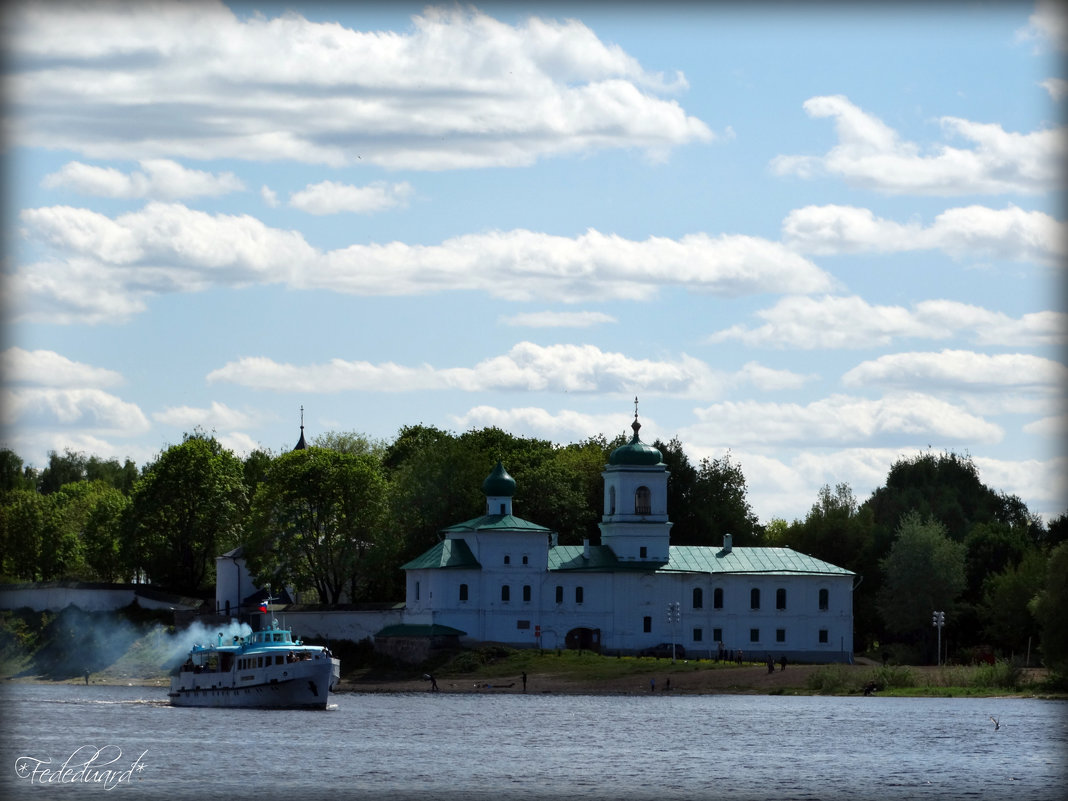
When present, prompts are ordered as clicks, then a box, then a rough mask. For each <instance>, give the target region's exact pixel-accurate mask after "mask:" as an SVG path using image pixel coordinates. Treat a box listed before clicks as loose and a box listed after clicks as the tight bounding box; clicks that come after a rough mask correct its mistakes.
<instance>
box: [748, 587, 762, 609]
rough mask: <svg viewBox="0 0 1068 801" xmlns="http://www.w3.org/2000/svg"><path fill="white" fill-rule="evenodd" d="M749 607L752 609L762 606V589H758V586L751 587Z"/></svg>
mask: <svg viewBox="0 0 1068 801" xmlns="http://www.w3.org/2000/svg"><path fill="white" fill-rule="evenodd" d="M749 608H750V609H759V608H760V590H759V589H757V588H756V587H753V589H751V590H750V591H749Z"/></svg>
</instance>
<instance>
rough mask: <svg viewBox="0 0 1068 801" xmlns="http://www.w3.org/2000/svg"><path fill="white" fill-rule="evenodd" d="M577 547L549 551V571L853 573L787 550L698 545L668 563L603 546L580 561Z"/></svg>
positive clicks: (677, 549)
mask: <svg viewBox="0 0 1068 801" xmlns="http://www.w3.org/2000/svg"><path fill="white" fill-rule="evenodd" d="M582 553H583V548H582V546H581V545H558V546H556V547H555V548H550V549H549V570H585V571H606V570H645V571H649V572H658V573H747V574H753V573H761V574H765V575H767V574H772V575H781V576H797V575H825V576H851V575H853V571H851V570H846V569H845V568H843V567H838V566H837V565H832V564H831V563H830V562H824V561H823V560H822V559H816V558H815V557H812V556H808V555H807V554H803V553H798V552H797V551H794V550H792V549H790V548H732V549H731V550H730V551H724V550H723V549H721V548H711V547H708V546H701V545H673V546H671V547H670V548H669V549H668V561H667V563H664V562H631V561H625V562H623V561H620V560H619V559H617V558H616V555H615V553H613V551H612V549H611V548H609V547H607V546H605V545H591V546H590V557H589V559H584V558H583V556H582Z"/></svg>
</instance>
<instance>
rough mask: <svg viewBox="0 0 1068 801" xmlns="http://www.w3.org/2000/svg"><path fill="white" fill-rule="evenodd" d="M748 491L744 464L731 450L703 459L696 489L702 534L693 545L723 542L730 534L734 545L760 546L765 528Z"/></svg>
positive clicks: (694, 498)
mask: <svg viewBox="0 0 1068 801" xmlns="http://www.w3.org/2000/svg"><path fill="white" fill-rule="evenodd" d="M747 494H748V488H747V486H746V483H745V475H744V474H743V473H742V467H741V465H739V464H736V463H735V462H734V461H732V460H731V455H730V454H729V453H727V454H724V456H723V458H721V459H707V458H706V459H702V460H701V464H700V466H699V467H698V468H697V484H696V486H695V487H694V492H693V504H694V506H695V508H696V509H697V518H698V525H699V529H698V532H699V533H698V536H697V541H696V542H695V543H692V544H695V545H711V546H714V545H720V544H722V543H723V539H724V536H725V535H727V534H730V535H732V537H733V544H734V545H739V546H745V545H759V544H760V540H761V534H762V533H763V530H762V529H761V527H760V521H759V519H758V518H757V516H756V513H754V512H753V508H752V506H750V504H749V499H748V497H747Z"/></svg>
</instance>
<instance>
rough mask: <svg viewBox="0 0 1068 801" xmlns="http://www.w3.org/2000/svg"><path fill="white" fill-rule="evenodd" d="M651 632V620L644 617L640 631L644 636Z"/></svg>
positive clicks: (647, 616)
mask: <svg viewBox="0 0 1068 801" xmlns="http://www.w3.org/2000/svg"><path fill="white" fill-rule="evenodd" d="M652 630H653V619H652V618H651V617H649V615H646V616H645V617H643V618H642V631H644V632H645V633H646V634H648V633H649V632H650V631H652Z"/></svg>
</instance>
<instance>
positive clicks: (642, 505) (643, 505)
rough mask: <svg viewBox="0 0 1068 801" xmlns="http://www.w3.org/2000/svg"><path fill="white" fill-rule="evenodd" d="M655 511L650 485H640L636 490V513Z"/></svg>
mask: <svg viewBox="0 0 1068 801" xmlns="http://www.w3.org/2000/svg"><path fill="white" fill-rule="evenodd" d="M652 513H653V494H652V493H651V492H649V488H648V487H638V489H636V490H635V491H634V514H636V515H649V514H652Z"/></svg>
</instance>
